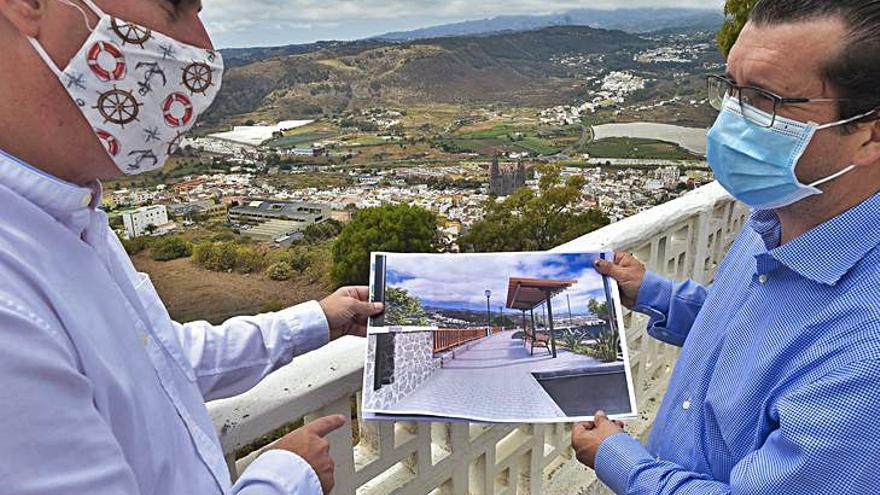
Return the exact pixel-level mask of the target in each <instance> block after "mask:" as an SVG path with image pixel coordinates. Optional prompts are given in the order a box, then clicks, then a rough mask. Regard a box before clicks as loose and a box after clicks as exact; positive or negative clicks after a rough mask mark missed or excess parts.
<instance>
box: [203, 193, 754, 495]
mask: <svg viewBox="0 0 880 495" xmlns="http://www.w3.org/2000/svg"><path fill="white" fill-rule="evenodd" d="M747 213H748V211H747V210H746V208H745V207H743V206H742V205H741V204H738V203H736V202H734V201H733V200H732V199H731V198H730V197H729V196H728V195H727V194H726V193H725V192H724V191H723V189H722V188H721V187H720V186H719V185H718V184H717V183H713V184H711V185H709V186H706V187H703V188H701V189H698V190H696V191H694V192H691V193H689V194H687V195H685V196H683V197H681V198H679V199H677V200H674V201H672V202H669V203H666V204H664V205H661V206H658V207H656V208H653V209H651V210H648V211H646V212H644V213H641V214H639V215H636V216H633V217H631V218H627V219H625V220H623V221H621V222H618V223H615V224H612V225H610V226H608V227H606V228H604V229H601V230H598V231H596V232H593V233H591V234H589V235H587V236H585V237H583V238H580V239H577V240H575V241H573V242H571V243H568V244H566V245H564V246H560V247H559V248H557V251H561V252H565V251H583V250H588V251H599V250H611V249H613V250H622V251H631V252H633V253H634V254H635V255H636V256H637V257H638V258H639V259H641V260H643V261H645V262H646V263H647V264H648V266H649V268H650V269H651V270H654V271H656V272H658V273H660V274H662V275H666V276H669V277H672V278H676V279H684V278H692V279H694V280H697V281H699V282H704V283H708V282H710V281H711V279H712V277H713V275H714V273H715V269H716V268H717V266H718V263H720V261H721V259H722V258H723V256H724V255H725V253H726V252H727V249H728V247H729V246H730V243H731V242H732V241H733V239H734V238H735V236H736V235H737V233H738V232H739V230H740V229H741V228H742V226H743V223H744V221H745V218H746V215H747ZM624 320H625V324H626V331H627V341H628V347H629V352H630V365H631V366H632V371H633V379H634V383H635V385H636V388H637V389H636V395H637V398H638V400H639V410H640V412H641V417H640V419H639V420H637V421H633V422H631V423H630V424H628V425H627V431H628V432H630V433H631V434H633V435H635V436H637V437H641V438H643V439H644V437H645V435H646V434H647V431H648V430H649V428H650V424H651V421H652V419H653V415H654V413H655V411H656V408H657V407H658V406H659V403H660V399H661V397H662V395H663V392H664V390H665V388H666V383H667V380H668V377H669V373H670V371H671V369H672V365H673V364H674V361H675V358H676V357H677V356H678V352H677V350H676V349H675V348H673V347H671V346H667V345H665V344H662V343H660V342H658V341H656V340H654V339H652V338H650V337H649V336H648V335H647V333H646V332H645V325H646V322H647V318H645V317H643V316H640V315H636V314H633V313H629V312H627V314H626V315H625V317H624ZM365 347H366V341H365V340H363V339H359V338H354V337H345V338H343V339H340V340H338V341H336V342H333V343H331V344H330V345H328V346H326V347H324V348H322V349H320V350H318V351H315V352H312V353H309V354H307V355H305V356H301V357H299V358H297V359H295V360H294V362H293V363H292V364H291V365H289V366H286V367H284V368H282V369H280V370H278V371H277V372H275V373H273V374H272V375H271V376H270V377H268V378H267V379H266V380H264V381H263V383H261V384H260V385H258V386H257V387H256V388H254V389H253V390H251V391H249V392H247V393H245V394H242V395H240V396H238V397H234V398H231V399H227V400H223V401H216V402H213V403H211V404H209V409H210V411H211V415H212V417H213V418H214V421H215V424H216V426H217V428H218V431H219V432H220V438H221V442H222V445H223V449H224V452H225V453H226V456H227V459H228V462H229V467H230V470H231V472H232V475H233V478H234V477H235V476H236V475H237V473H239V472H241V471H242V470H243V469H244V468H245V467H246V466H247V464H248V463H249V462H251V461H252V460H253V458H255V457H256V456H257V455H259V453H260V450H256V451H254V452H250V453H243V455H242V456H241V457H240V458H239V456H237V455H236V451H238V450H240V449H241V448H242V447H244V446H247V445H251V444H252V443H253V442H254V441H255V440H256V439H259V438H261V437H263V436H265V435H266V434H268V433H270V432H272V431H275V430H276V429H278V428H280V427H282V426H284V425H288V424H291V423H294V422H297V421H299V420H305V421H306V422H308V421H310V420H312V419H314V418H316V417H320V416H324V415H328V414H342V415H345V416H346V417H350V416H351V415H352V414H351V413H352V407H353V404H355V403H356V404H357V407H358V408H359V407H360V389H361V385H362V379H363V356H364V353H365ZM358 413H359V411H358ZM358 417H360V414H358ZM329 440H330V444H331V451H332V454H333V458H334V460H335V462H336V488H335V489H334V491H333V493H334V494H338V495H342V494H355V493H356V494H357V495H393V494H400V495H405V494H412V495H425V494H430V495H445V494H455V495H459V494H462V495H464V494H468V495H469V494H473V495H496V494H498V495H503V494H510V495H514V494H519V495H522V494H538V493H544V494H548V495H554V494H557V493H558V494H560V495H561V494H571V493H582V494H587V493H604V491H603V490H604V489H603V487H602V486H601V484H600V483H598V481H596V479H595V476H593V475H592V472H590V471H589V470H587V469H585V468H583V467H581V466H579V465H578V464H577V462H576V461H574V460H572V459H571V457H572V453H571V449H570V447H569V443H570V434H569V430H568V427H567V426H565V425H521V426H489V425H478V424H467V423H410V422H378V423H377V422H364V421H355V422H354V424H353V423H352V422H348V423H346V425H345V426H344V427H343V428H342V429H341V430H339V431H337V432H335V433H333V434H331V435H330V437H329Z"/></svg>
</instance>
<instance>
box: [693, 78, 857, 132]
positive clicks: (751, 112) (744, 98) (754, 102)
mask: <svg viewBox="0 0 880 495" xmlns="http://www.w3.org/2000/svg"><path fill="white" fill-rule="evenodd" d="M708 82H709V104H710V105H712V108H714V109H715V110H718V111H721V109H722V108H723V107H724V101H725V100H726V99H727V98H728V97H729V98H736V99H738V100H739V106H740V111H741V112H742V115H743V117H745V118H746V120H748V121H749V122H752V123H754V124H756V125H760V126H762V127H773V124H775V123H776V116H777V115H778V112H779V109H780V108H781V107H782V106H783V105H803V104H807V103H829V102H836V101H851V100H850V99H848V98H785V97H782V96H779V95H777V94H773V93H771V92H770V91H767V90H766V89H763V88H758V87H755V86H739V85H737V84H736V83H734V82H733V81H731V80H730V79H728V78H727V77H724V76H709V77H708Z"/></svg>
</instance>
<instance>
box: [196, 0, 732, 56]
mask: <svg viewBox="0 0 880 495" xmlns="http://www.w3.org/2000/svg"><path fill="white" fill-rule="evenodd" d="M722 5H723V0H626V1H624V0H594V1H592V2H583V1H567V0H481V1H479V2H474V1H464V0H249V1H244V2H243V1H241V0H211V1H207V2H205V3H204V10H203V13H202V18H203V19H204V21H205V25H206V26H207V28H208V31H209V32H210V33H211V35H212V38H213V39H214V44H215V45H216V46H217V47H219V48H230V47H251V46H275V45H287V44H298V43H311V42H314V41H319V40H352V39H361V38H367V37H371V36H377V35H380V34H384V33H387V32H390V31H405V30H411V29H418V28H423V27H429V26H434V25H439V24H449V23H453V22H461V21H467V20H478V19H486V18H490V17H497V16H502V15H541V14H554V13H559V12H564V11H567V10H573V9H583V8H593V9H614V8H634V7H700V8H716V7H717V8H721V6H722Z"/></svg>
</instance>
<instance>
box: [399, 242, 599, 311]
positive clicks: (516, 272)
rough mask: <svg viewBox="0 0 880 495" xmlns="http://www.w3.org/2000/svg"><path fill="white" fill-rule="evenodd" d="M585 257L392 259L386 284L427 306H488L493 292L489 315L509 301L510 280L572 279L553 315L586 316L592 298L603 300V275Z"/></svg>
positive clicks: (558, 297) (540, 255)
mask: <svg viewBox="0 0 880 495" xmlns="http://www.w3.org/2000/svg"><path fill="white" fill-rule="evenodd" d="M592 260H593V257H592V256H588V255H554V254H529V255H453V256H432V257H431V258H430V259H429V261H428V258H425V257H424V256H407V255H403V256H401V255H390V256H389V260H388V272H389V273H388V281H389V285H392V286H394V287H398V288H401V289H405V290H407V291H408V292H409V293H410V294H411V295H414V296H416V297H418V298H420V299H421V300H422V302H423V303H424V304H426V305H439V306H444V307H450V306H452V305H455V306H457V307H463V308H470V309H483V308H485V307H486V297H485V295H484V291H485V290H487V289H488V290H491V291H492V295H491V300H490V303H491V309H492V311H493V312H496V311H497V310H498V307H499V306H504V305H505V304H506V302H507V289H508V281H509V279H510V278H511V277H528V278H540V279H561V280H576V281H577V284H576V285H575V286H573V287H572V288H570V289H569V290H568V291H566V292H565V293H564V294H562V295H560V296H557V297H556V298H554V300H553V304H554V306H555V307H556V308H557V311H563V310H565V311H566V312H567V309H568V308H567V303H568V299H570V301H571V306H572V313H574V314H584V313H586V307H587V303H588V302H589V300H590V299H592V298H596V297H598V298H602V297H604V287H603V283H602V278H601V276H600V275H599V274H598V273H597V272H596V271H595V270H594V269H593V267H592ZM566 296H568V299H567V298H566Z"/></svg>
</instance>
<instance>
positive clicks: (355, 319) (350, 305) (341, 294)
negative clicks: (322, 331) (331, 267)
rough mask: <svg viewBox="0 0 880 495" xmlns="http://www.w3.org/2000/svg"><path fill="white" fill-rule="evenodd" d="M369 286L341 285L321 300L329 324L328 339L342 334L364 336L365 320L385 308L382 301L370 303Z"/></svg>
mask: <svg viewBox="0 0 880 495" xmlns="http://www.w3.org/2000/svg"><path fill="white" fill-rule="evenodd" d="M369 300H370V288H369V287H343V288H341V289H339V290H337V291H336V292H334V293H333V294H332V295H330V296H328V297H327V298H325V299H324V300H323V301H321V309H323V310H324V315H326V316H327V323H329V324H330V340H335V339H338V338H339V337H342V336H343V335H358V336H361V337H366V335H367V320H368V319H369V317H371V316H375V315H377V314H379V313H381V312H382V311H384V310H385V307H384V305H383V304H382V303H371V302H369Z"/></svg>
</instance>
